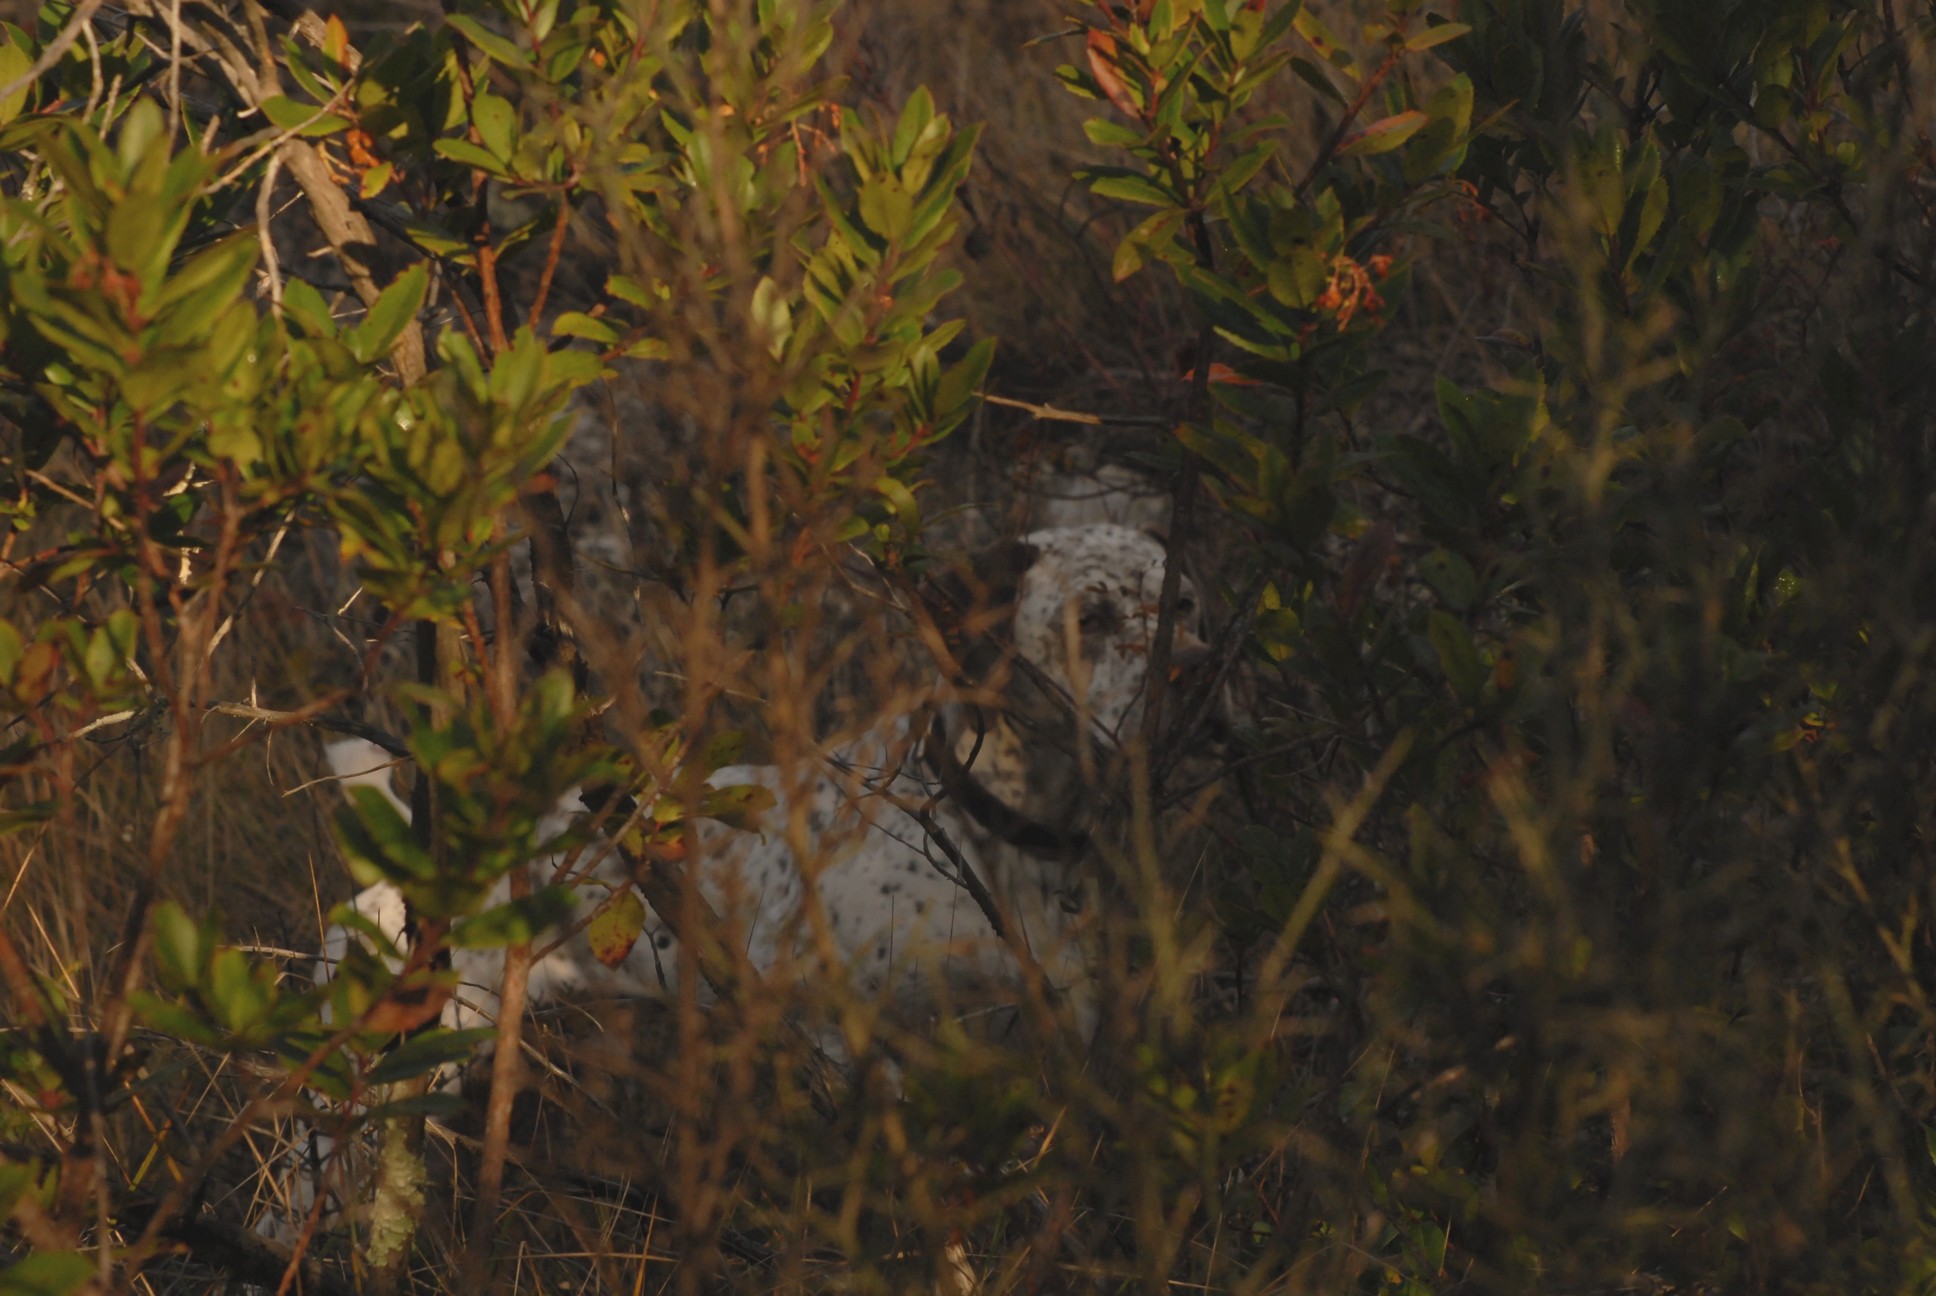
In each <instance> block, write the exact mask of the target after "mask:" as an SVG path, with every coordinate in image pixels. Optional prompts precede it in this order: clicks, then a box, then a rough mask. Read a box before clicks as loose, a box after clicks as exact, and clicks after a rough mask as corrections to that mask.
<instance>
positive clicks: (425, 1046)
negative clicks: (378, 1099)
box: [366, 1026, 497, 1084]
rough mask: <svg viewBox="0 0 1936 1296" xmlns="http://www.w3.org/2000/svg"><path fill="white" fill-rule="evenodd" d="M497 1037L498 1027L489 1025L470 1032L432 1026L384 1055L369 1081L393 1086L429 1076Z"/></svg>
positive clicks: (371, 1069)
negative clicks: (422, 1076) (421, 1076)
mask: <svg viewBox="0 0 1936 1296" xmlns="http://www.w3.org/2000/svg"><path fill="white" fill-rule="evenodd" d="M496 1034H497V1030H496V1028H494V1027H490V1026H479V1027H475V1028H473V1029H470V1030H449V1029H446V1028H445V1027H441V1026H438V1027H433V1028H432V1029H430V1030H427V1031H423V1032H422V1033H420V1034H416V1035H412V1036H411V1037H410V1038H409V1039H407V1040H405V1041H404V1042H403V1043H401V1044H399V1045H397V1047H395V1048H393V1049H391V1050H390V1051H389V1052H388V1053H385V1054H384V1055H383V1057H382V1058H381V1059H379V1060H378V1061H377V1064H376V1065H375V1066H373V1067H371V1068H370V1072H369V1075H368V1076H367V1077H366V1078H367V1079H368V1081H369V1082H370V1083H371V1084H393V1083H395V1082H396V1081H398V1080H409V1079H412V1078H413V1077H416V1076H420V1075H424V1074H427V1073H428V1072H431V1071H435V1070H436V1069H437V1068H438V1067H441V1066H443V1065H445V1064H446V1063H449V1062H458V1061H462V1060H463V1059H465V1058H468V1057H470V1055H471V1054H473V1053H475V1052H476V1051H477V1047H478V1045H480V1044H482V1043H484V1042H485V1041H486V1040H488V1039H491V1038H493V1037H494V1036H496Z"/></svg>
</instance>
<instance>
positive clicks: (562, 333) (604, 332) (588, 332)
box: [551, 311, 619, 346]
mask: <svg viewBox="0 0 1936 1296" xmlns="http://www.w3.org/2000/svg"><path fill="white" fill-rule="evenodd" d="M551 336H553V337H575V338H584V339H586V340H587V341H589V342H596V343H598V344H599V345H600V346H611V345H612V344H613V343H615V342H617V341H618V340H619V331H618V330H617V329H615V328H613V327H612V325H611V322H610V321H609V320H602V319H599V318H597V317H596V316H592V315H587V314H586V313H585V312H584V311H566V312H565V313H564V314H562V315H560V316H559V317H558V318H557V319H555V320H553V321H551Z"/></svg>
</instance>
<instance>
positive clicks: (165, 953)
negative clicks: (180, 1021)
mask: <svg viewBox="0 0 1936 1296" xmlns="http://www.w3.org/2000/svg"><path fill="white" fill-rule="evenodd" d="M149 930H150V931H152V932H153V933H154V941H155V958H156V960H157V961H158V962H160V964H161V969H162V972H163V973H164V974H165V976H166V978H168V979H170V980H172V982H173V983H174V984H175V985H177V986H191V985H194V984H195V983H196V982H197V981H199V980H201V977H202V967H203V965H204V964H205V963H206V962H207V960H208V955H209V947H208V946H207V945H206V944H205V943H204V942H203V939H202V929H201V927H200V925H199V924H197V923H196V921H195V920H194V919H193V918H190V917H189V916H188V914H187V912H186V911H185V910H183V908H182V907H181V906H180V905H178V904H176V903H175V902H174V901H173V900H164V901H162V902H161V903H160V904H158V905H156V906H155V910H154V916H153V917H152V918H150V919H149Z"/></svg>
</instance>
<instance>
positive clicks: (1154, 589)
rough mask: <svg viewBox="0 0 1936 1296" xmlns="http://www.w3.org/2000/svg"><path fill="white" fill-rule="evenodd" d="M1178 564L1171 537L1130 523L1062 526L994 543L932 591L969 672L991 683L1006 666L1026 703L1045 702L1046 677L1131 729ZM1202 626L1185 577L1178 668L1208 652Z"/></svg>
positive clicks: (1174, 654) (1100, 724)
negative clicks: (1167, 582)
mask: <svg viewBox="0 0 1936 1296" xmlns="http://www.w3.org/2000/svg"><path fill="white" fill-rule="evenodd" d="M1168 563H1169V554H1168V551H1167V550H1165V549H1164V547H1163V545H1162V543H1161V542H1160V541H1158V540H1157V539H1156V538H1155V537H1153V536H1151V535H1150V534H1148V533H1147V532H1144V531H1138V530H1136V529H1134V528H1132V527H1126V526H1117V525H1115V524H1113V523H1097V524H1093V525H1089V526H1077V527H1054V528H1050V529H1048V530H1043V531H1035V532H1032V533H1030V534H1029V535H1028V536H1027V537H1025V538H1023V539H1020V540H1011V541H1007V542H1005V543H1002V544H999V545H996V546H994V547H993V548H991V549H987V550H984V551H983V552H981V553H980V554H978V555H976V557H975V559H974V561H973V563H972V567H971V569H970V570H968V571H965V572H964V571H960V570H956V571H950V572H946V573H942V574H940V575H938V576H936V577H934V578H932V579H931V580H930V581H929V583H928V586H927V590H926V600H925V601H926V602H927V603H928V605H929V607H930V609H931V610H932V611H933V612H934V615H935V618H936V620H937V622H938V623H940V624H941V625H942V627H943V629H944V634H945V635H946V637H947V639H948V642H949V646H950V648H951V650H952V651H953V652H954V654H955V657H956V660H957V661H958V662H959V663H960V665H961V667H962V670H963V673H964V677H965V678H963V679H962V680H961V682H963V683H968V684H972V685H975V686H984V685H988V684H990V683H992V682H994V681H995V680H996V678H997V677H998V676H1000V675H1003V674H1005V675H1006V688H1005V692H1006V693H1007V694H1008V697H1009V701H1010V703H1011V704H1013V703H1015V702H1016V701H1017V700H1018V699H1020V700H1023V701H1024V706H1023V709H1024V710H1033V709H1036V708H1034V707H1030V706H1027V705H1026V701H1025V700H1026V698H1027V697H1028V695H1029V694H1030V693H1031V692H1035V693H1039V692H1041V691H1043V690H1042V689H1041V687H1040V686H1041V685H1042V684H1047V685H1048V686H1050V688H1051V689H1052V690H1053V691H1055V692H1058V693H1060V694H1062V695H1063V696H1064V698H1065V699H1066V703H1073V704H1074V706H1075V708H1076V709H1077V710H1078V711H1079V712H1081V714H1082V715H1083V716H1085V717H1086V718H1087V720H1088V721H1089V723H1090V724H1091V725H1092V726H1093V727H1094V728H1095V729H1096V730H1100V731H1102V732H1104V733H1108V734H1111V735H1114V736H1116V737H1118V738H1123V737H1127V736H1128V735H1129V734H1130V733H1131V732H1133V731H1134V728H1135V726H1136V725H1137V724H1138V723H1139V722H1140V720H1141V717H1142V714H1143V698H1144V693H1145V688H1144V684H1145V681H1146V679H1147V677H1148V672H1149V659H1150V648H1151V646H1152V644H1153V643H1154V641H1155V638H1156V622H1157V619H1158V613H1159V608H1160V606H1161V603H1162V597H1163V572H1164V569H1165V567H1166V566H1167V565H1168ZM1201 626H1202V611H1201V609H1200V607H1199V606H1198V599H1197V593H1196V587H1195V585H1194V584H1192V583H1191V581H1190V580H1189V578H1188V577H1185V578H1184V579H1183V581H1182V583H1181V585H1180V587H1179V593H1178V598H1177V608H1176V618H1175V625H1174V632H1173V633H1174V638H1173V639H1172V641H1171V656H1170V661H1171V665H1172V667H1173V668H1177V669H1182V668H1186V667H1188V666H1190V665H1191V664H1193V663H1194V662H1196V661H1198V660H1200V659H1202V658H1203V657H1204V656H1205V655H1207V651H1208V650H1207V649H1206V648H1205V647H1204V644H1203V640H1202V639H1201V638H1200V637H1199V631H1200V629H1201ZM1011 658H1013V659H1017V660H1010V659H1011ZM1018 662H1019V664H1018ZM1004 666H1006V668H1007V669H1006V670H1005V671H1004V670H1003V667H1004ZM1049 705H1051V706H1053V705H1054V704H1053V703H1050V704H1049ZM1063 709H1066V704H1065V706H1064V708H1063Z"/></svg>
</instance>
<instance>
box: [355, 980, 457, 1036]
mask: <svg viewBox="0 0 1936 1296" xmlns="http://www.w3.org/2000/svg"><path fill="white" fill-rule="evenodd" d="M453 988H454V987H453V985H452V983H451V980H450V978H449V977H448V976H445V975H439V974H438V973H435V972H417V973H412V974H410V975H409V976H405V977H403V978H401V979H399V980H398V981H397V982H396V984H394V985H392V986H391V987H390V990H389V992H388V993H387V994H385V995H384V996H383V997H382V998H381V999H379V1000H377V1001H376V1002H375V1003H374V1004H372V1005H370V1011H369V1013H368V1014H367V1015H366V1016H365V1017H364V1018H363V1021H362V1027H363V1029H364V1030H367V1031H374V1032H375V1033H377V1034H379V1035H402V1034H405V1033H406V1032H409V1031H413V1030H416V1029H417V1028H418V1027H419V1026H422V1025H424V1024H425V1023H427V1022H433V1021H436V1020H437V1018H438V1017H439V1016H441V1015H442V1013H443V1011H444V1005H445V1004H446V1003H448V1002H449V1001H450V993H451V990H452V989H453Z"/></svg>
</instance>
